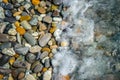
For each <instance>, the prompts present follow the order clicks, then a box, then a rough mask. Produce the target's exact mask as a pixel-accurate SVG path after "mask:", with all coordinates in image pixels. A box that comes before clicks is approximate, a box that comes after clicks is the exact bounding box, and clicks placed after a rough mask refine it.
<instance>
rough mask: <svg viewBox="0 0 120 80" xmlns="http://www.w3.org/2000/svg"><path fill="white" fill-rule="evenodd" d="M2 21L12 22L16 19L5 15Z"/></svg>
mask: <svg viewBox="0 0 120 80" xmlns="http://www.w3.org/2000/svg"><path fill="white" fill-rule="evenodd" d="M4 21H5V22H10V23H14V22H15V21H16V19H15V18H14V17H5V19H4Z"/></svg>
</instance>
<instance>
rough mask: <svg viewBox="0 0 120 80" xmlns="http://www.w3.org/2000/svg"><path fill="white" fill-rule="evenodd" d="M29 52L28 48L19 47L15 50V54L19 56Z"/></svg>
mask: <svg viewBox="0 0 120 80" xmlns="http://www.w3.org/2000/svg"><path fill="white" fill-rule="evenodd" d="M28 51H29V47H19V48H15V52H16V53H18V54H20V55H26V54H27V53H28Z"/></svg>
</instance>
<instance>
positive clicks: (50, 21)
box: [43, 16, 52, 23]
mask: <svg viewBox="0 0 120 80" xmlns="http://www.w3.org/2000/svg"><path fill="white" fill-rule="evenodd" d="M43 21H44V22H46V23H52V17H50V16H45V17H44V18H43Z"/></svg>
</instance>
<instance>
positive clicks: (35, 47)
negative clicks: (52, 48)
mask: <svg viewBox="0 0 120 80" xmlns="http://www.w3.org/2000/svg"><path fill="white" fill-rule="evenodd" d="M40 50H41V47H40V46H38V45H35V46H32V47H31V48H30V50H29V51H30V52H31V53H37V52H39V51H40Z"/></svg>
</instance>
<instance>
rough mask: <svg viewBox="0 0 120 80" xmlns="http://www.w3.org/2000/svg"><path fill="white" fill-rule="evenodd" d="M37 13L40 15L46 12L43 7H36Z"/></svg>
mask: <svg viewBox="0 0 120 80" xmlns="http://www.w3.org/2000/svg"><path fill="white" fill-rule="evenodd" d="M38 12H39V13H41V14H45V13H46V10H45V8H43V7H38Z"/></svg>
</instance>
